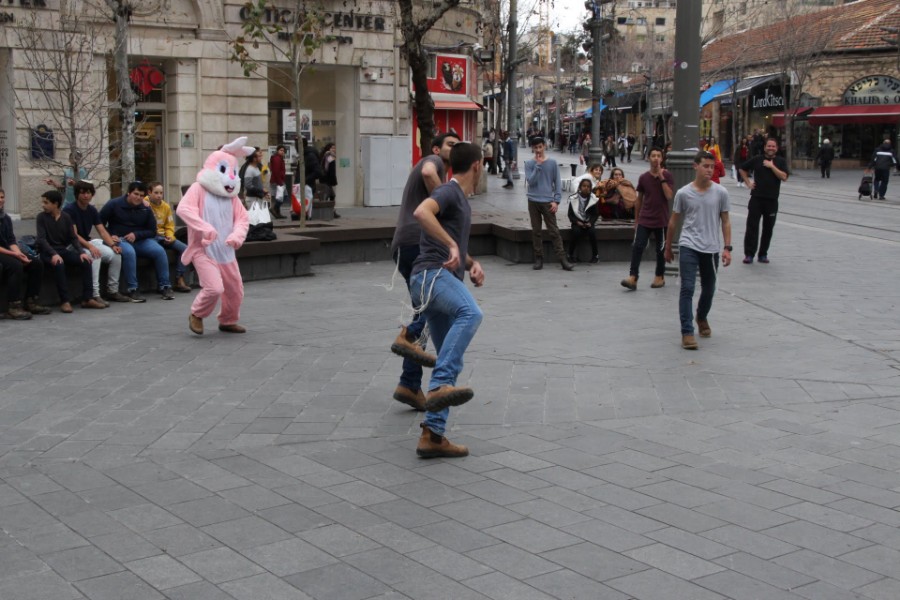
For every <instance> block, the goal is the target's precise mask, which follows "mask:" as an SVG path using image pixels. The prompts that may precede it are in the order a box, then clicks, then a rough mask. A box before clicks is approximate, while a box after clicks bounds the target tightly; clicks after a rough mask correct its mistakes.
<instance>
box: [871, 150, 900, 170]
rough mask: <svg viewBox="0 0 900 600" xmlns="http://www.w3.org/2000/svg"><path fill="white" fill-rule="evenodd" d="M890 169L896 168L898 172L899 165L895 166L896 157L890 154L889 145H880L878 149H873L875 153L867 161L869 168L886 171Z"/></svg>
mask: <svg viewBox="0 0 900 600" xmlns="http://www.w3.org/2000/svg"><path fill="white" fill-rule="evenodd" d="M891 167H897V169H898V170H900V165H898V164H897V157H896V156H894V153H893V152H891V146H890V144H882V145H880V146H878V148H876V149H875V153H874V154H872V160H871V161H869V168H870V169H879V170H885V171H887V170H889V169H890V168H891Z"/></svg>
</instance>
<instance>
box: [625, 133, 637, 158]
mask: <svg viewBox="0 0 900 600" xmlns="http://www.w3.org/2000/svg"><path fill="white" fill-rule="evenodd" d="M625 141H626V142H628V150H627V152H628V162H631V152H632V151H633V150H634V143H635V142H636V141H637V140H636V139H635V137H634V134H633V133H629V134H628V137H626V138H625Z"/></svg>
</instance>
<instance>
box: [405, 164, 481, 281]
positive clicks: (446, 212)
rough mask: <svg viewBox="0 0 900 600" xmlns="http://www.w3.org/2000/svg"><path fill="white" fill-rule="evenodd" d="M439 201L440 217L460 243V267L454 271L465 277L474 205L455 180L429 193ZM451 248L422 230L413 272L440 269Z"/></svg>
mask: <svg viewBox="0 0 900 600" xmlns="http://www.w3.org/2000/svg"><path fill="white" fill-rule="evenodd" d="M429 197H430V198H431V199H432V200H434V201H435V202H437V204H438V207H439V208H440V210H439V211H438V214H437V220H438V222H439V223H440V224H441V227H443V228H444V231H446V232H447V233H448V234H449V235H450V237H451V238H453V241H455V242H456V245H457V246H458V247H459V267H457V269H456V270H455V271H454V272H453V275H455V276H456V278H457V279H459V280H460V281H462V279H463V278H464V277H465V275H466V256H468V252H469V231H470V230H471V229H472V207H471V206H469V200H468V198H466V194H465V193H464V192H463V191H462V188H461V187H459V184H458V183H457V182H456V181H455V180H450V182H449V183H445V184H443V185H439V186H438V187H436V188H434V190H432V192H431V196H429ZM448 258H450V251H449V249H448V248H447V246H445V245H444V244H443V243H441V242H439V241H438V240H436V239H434V238H432V237H429V235H428V234H427V233H425V231H424V230H423V231H422V237H421V238H420V239H419V256H418V258H416V262H415V263H413V269H412V272H413V275H415V274H416V273H421V272H422V271H425V270H426V269H440V268H441V267H443V265H444V263H445V262H446V261H447V259H448Z"/></svg>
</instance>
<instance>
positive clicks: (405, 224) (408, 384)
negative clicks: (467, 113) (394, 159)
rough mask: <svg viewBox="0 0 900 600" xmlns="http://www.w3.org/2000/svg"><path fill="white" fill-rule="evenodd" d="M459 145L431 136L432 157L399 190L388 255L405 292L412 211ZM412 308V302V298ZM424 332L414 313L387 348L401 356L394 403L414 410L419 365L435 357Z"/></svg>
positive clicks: (415, 236)
mask: <svg viewBox="0 0 900 600" xmlns="http://www.w3.org/2000/svg"><path fill="white" fill-rule="evenodd" d="M457 142H459V137H458V136H457V135H456V134H455V133H445V134H444V135H439V136H437V137H435V138H434V139H433V140H432V142H431V151H432V154H431V155H429V156H425V157H423V158H422V160H420V161H419V163H418V164H417V165H416V166H415V167H413V170H412V172H411V173H410V174H409V178H408V179H407V180H406V187H405V188H404V189H403V202H402V204H401V205H400V215H399V216H398V217H397V228H396V229H395V230H394V239H393V241H392V242H391V254H392V256H393V257H394V262H396V263H397V270H399V271H400V274H401V275H402V276H403V279H404V280H405V281H406V287H407V289H409V277H410V275H411V273H412V266H413V262H414V261H415V260H416V257H417V256H418V255H419V240H420V238H421V236H422V226H421V225H419V222H418V221H417V220H416V218H415V217H414V216H413V213H414V212H415V210H416V209H417V208H418V207H419V205H420V204H421V203H422V201H423V200H425V199H426V198H428V196H429V195H430V194H431V192H432V191H433V190H434V189H435V188H436V187H438V186H439V185H441V184H442V183H444V182H445V181H447V168H448V167H449V166H450V150H451V149H452V148H453V146H454V145H455V144H456V143H457ZM412 302H413V307H415V306H416V299H415V298H413V299H412ZM424 329H425V319H423V318H421V317H420V316H419V315H418V313H417V314H416V315H415V316H414V317H413V320H412V322H410V324H409V325H407V326H406V327H403V328H401V329H400V334H399V335H398V336H397V339H396V340H395V341H394V343H393V344H392V345H391V351H392V352H394V354H399V355H400V356H402V357H403V372H402V373H401V375H400V383H399V384H398V385H397V388H396V389H395V390H394V400H397V401H398V402H402V403H403V404H408V405H409V406H411V407H413V408H415V409H416V410H425V395H424V394H423V393H422V366H423V365H424V366H426V367H433V366H434V362H435V360H436V359H435V357H434V355H433V354H428V353H427V352H425V348H424V344H421V345H420V342H419V339H420V338H421V337H422V331H423V330H424Z"/></svg>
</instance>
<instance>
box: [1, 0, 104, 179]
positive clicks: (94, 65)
mask: <svg viewBox="0 0 900 600" xmlns="http://www.w3.org/2000/svg"><path fill="white" fill-rule="evenodd" d="M16 25H17V26H16V27H15V28H14V29H13V30H12V31H14V32H15V33H14V35H15V41H16V47H17V48H18V50H19V52H20V53H21V57H22V60H21V63H22V64H24V65H27V71H24V70H16V69H11V70H9V71H8V74H9V76H8V81H7V84H8V88H9V90H10V91H11V92H12V93H13V96H14V98H15V101H16V106H17V107H18V108H19V110H17V111H16V117H17V120H18V122H19V123H20V125H22V126H25V127H27V128H28V130H29V133H31V134H32V135H35V134H36V135H38V136H40V135H42V134H41V133H40V132H39V131H38V130H39V128H40V127H41V126H43V127H44V130H45V132H46V131H47V130H50V131H52V135H53V142H54V145H55V147H57V148H66V149H67V151H66V152H55V153H53V154H52V155H51V154H47V153H44V152H43V151H41V150H40V149H38V150H37V152H36V153H32V154H31V156H30V158H31V159H32V160H33V162H32V164H33V165H34V166H35V167H38V168H40V169H42V170H43V171H45V172H46V173H47V174H48V175H51V176H55V177H58V176H59V174H60V173H61V172H62V171H63V170H64V169H65V168H69V167H71V168H72V172H73V177H75V178H77V177H78V173H79V172H80V170H81V169H82V168H83V169H85V170H86V171H87V172H89V173H94V174H99V173H103V172H107V171H108V167H109V152H108V141H107V133H106V132H107V110H106V109H107V103H108V100H107V95H108V91H107V86H106V69H105V64H104V63H103V61H98V60H97V57H98V56H102V53H103V45H104V39H103V38H104V35H103V31H102V26H98V24H97V23H96V22H95V21H92V20H91V19H90V18H84V16H83V15H81V14H79V13H77V12H75V11H72V12H68V11H63V10H61V11H59V12H56V13H47V11H40V13H39V12H37V11H32V12H29V13H26V14H25V15H23V16H22V17H20V18H19V20H18V23H17V24H16ZM43 135H44V136H45V137H46V138H49V132H47V133H45V134H43ZM69 156H71V157H72V158H73V159H74V160H73V162H72V163H70V161H69ZM103 183H105V182H98V184H103Z"/></svg>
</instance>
